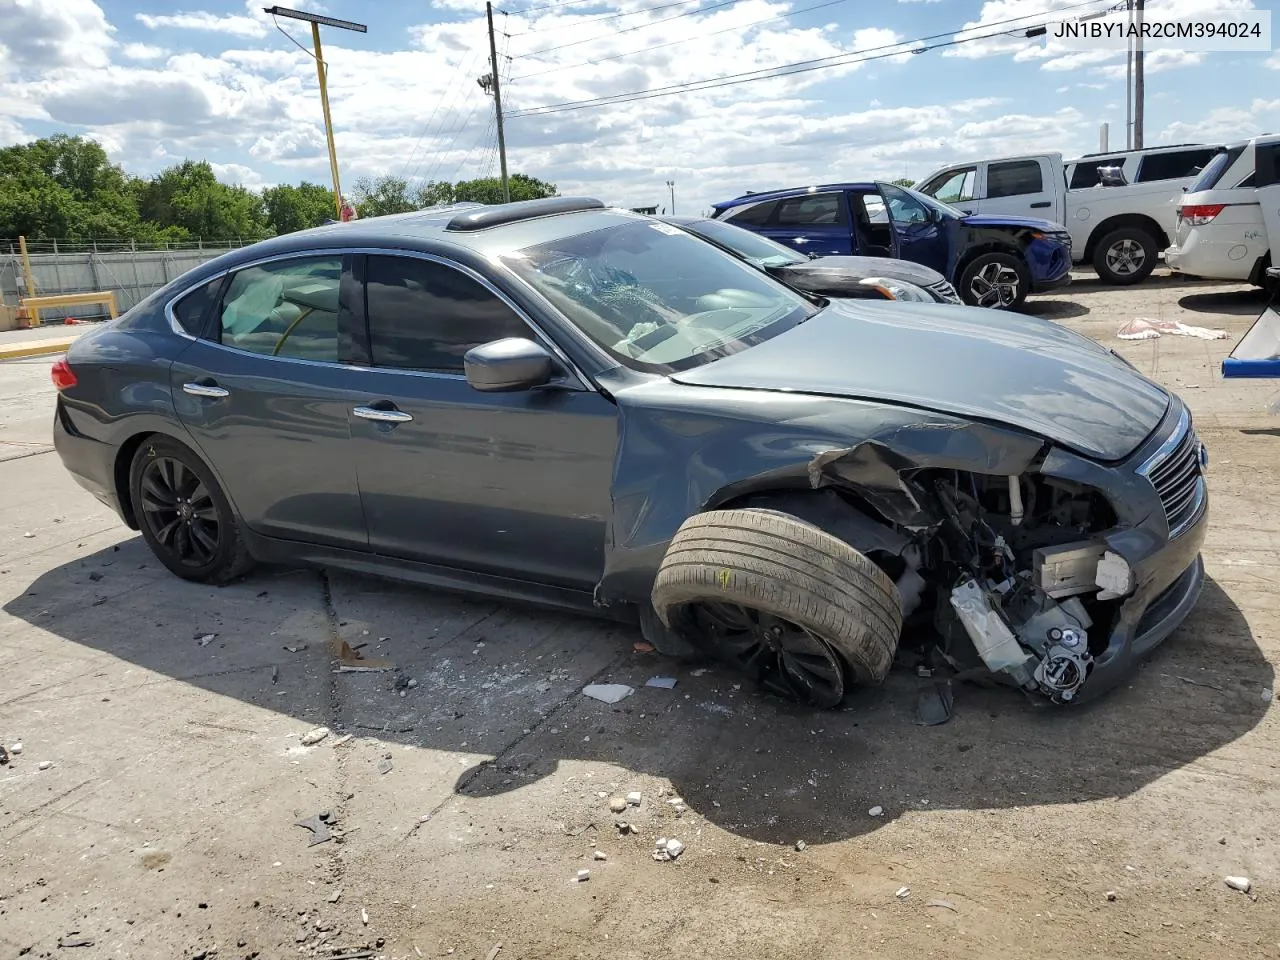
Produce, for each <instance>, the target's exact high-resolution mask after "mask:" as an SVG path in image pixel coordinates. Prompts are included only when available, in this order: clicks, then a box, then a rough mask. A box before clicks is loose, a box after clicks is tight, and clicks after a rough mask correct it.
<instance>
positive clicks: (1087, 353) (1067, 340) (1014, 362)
mask: <svg viewBox="0 0 1280 960" xmlns="http://www.w3.org/2000/svg"><path fill="white" fill-rule="evenodd" d="M672 379H673V380H675V381H677V382H679V383H684V384H690V385H693V386H703V387H731V388H739V389H747V390H778V391H787V392H792V393H809V394H817V395H821V396H834V397H848V398H851V399H859V400H872V401H879V402H888V403H896V404H904V405H908V406H913V407H921V408H924V409H928V410H934V411H937V412H939V413H948V414H956V415H959V416H965V417H972V418H974V419H977V420H984V421H988V422H996V423H1001V424H1005V425H1008V426H1011V427H1015V428H1019V429H1022V430H1026V431H1028V432H1031V433H1034V434H1037V435H1038V436H1041V437H1044V438H1045V439H1047V440H1050V441H1052V442H1054V443H1056V444H1060V445H1062V446H1064V447H1068V448H1070V449H1072V450H1075V451H1076V452H1078V453H1081V454H1083V455H1085V456H1087V457H1090V458H1092V459H1095V460H1120V459H1123V458H1124V457H1127V456H1128V455H1129V454H1130V453H1132V452H1133V451H1134V450H1135V449H1136V448H1137V447H1138V445H1139V444H1141V443H1142V441H1143V440H1145V439H1146V438H1147V437H1148V436H1150V435H1151V432H1152V431H1153V430H1155V428H1156V427H1157V426H1158V425H1159V423H1160V421H1161V419H1162V418H1163V417H1164V414H1165V412H1166V411H1167V410H1168V408H1169V394H1168V393H1167V392H1166V391H1165V390H1164V389H1163V388H1161V387H1159V386H1157V385H1156V384H1154V383H1152V382H1151V381H1150V380H1147V379H1146V378H1145V377H1143V376H1142V375H1141V374H1139V373H1138V372H1137V371H1135V370H1134V369H1133V368H1132V367H1130V366H1128V365H1127V364H1126V363H1125V362H1124V361H1123V360H1121V359H1119V358H1118V357H1116V356H1115V355H1113V354H1112V353H1110V352H1109V351H1107V350H1105V349H1104V348H1102V347H1100V346H1099V345H1098V344H1096V343H1094V342H1093V341H1092V340H1089V339H1087V338H1086V337H1082V336H1080V335H1079V334H1076V333H1073V332H1071V331H1070V330H1067V329H1066V328H1065V327H1060V326H1058V325H1057V324H1055V323H1053V322H1051V321H1048V320H1040V319H1037V318H1035V317H1025V316H1019V315H1017V314H1012V313H1003V312H999V313H997V312H996V311H992V310H983V309H981V308H978V307H956V306H946V305H943V304H924V303H904V302H895V303H888V302H885V303H881V302H879V301H849V300H843V301H842V300H836V301H832V302H831V304H830V306H828V307H826V308H825V309H824V310H822V311H821V312H819V313H818V314H816V315H815V316H813V317H812V318H811V319H809V320H807V321H806V322H804V323H802V324H800V325H799V326H797V327H794V328H792V329H791V330H788V331H787V332H786V333H783V334H780V335H779V336H776V337H774V338H773V339H772V340H767V341H765V342H764V343H761V344H758V345H756V346H754V347H751V348H749V349H747V350H743V351H742V352H740V353H736V354H733V355H731V356H728V357H725V358H723V359H721V360H716V361H715V362H713V363H709V364H707V365H705V366H702V367H696V368H694V369H692V370H686V371H683V372H680V373H676V374H674V375H673V376H672Z"/></svg>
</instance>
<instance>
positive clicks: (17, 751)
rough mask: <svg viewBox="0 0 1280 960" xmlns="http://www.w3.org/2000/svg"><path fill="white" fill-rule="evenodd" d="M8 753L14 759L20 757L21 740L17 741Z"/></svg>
mask: <svg viewBox="0 0 1280 960" xmlns="http://www.w3.org/2000/svg"><path fill="white" fill-rule="evenodd" d="M9 752H10V753H12V754H13V755H14V756H15V757H16V756H19V755H21V753H22V741H21V740H19V741H18V742H17V743H15V744H14V745H13V746H12V747H10V748H9Z"/></svg>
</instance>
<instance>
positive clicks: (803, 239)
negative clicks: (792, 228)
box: [791, 237, 809, 243]
mask: <svg viewBox="0 0 1280 960" xmlns="http://www.w3.org/2000/svg"><path fill="white" fill-rule="evenodd" d="M791 242H792V243H808V242H809V238H808V237H796V238H795V239H794V240H792V241H791Z"/></svg>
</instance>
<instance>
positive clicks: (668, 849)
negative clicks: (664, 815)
mask: <svg viewBox="0 0 1280 960" xmlns="http://www.w3.org/2000/svg"><path fill="white" fill-rule="evenodd" d="M682 853H684V844H683V843H682V842H681V841H679V840H677V839H675V837H671V838H670V839H668V838H667V837H659V838H658V842H657V843H655V844H654V845H653V859H655V860H657V861H659V862H663V861H666V860H674V859H675V858H676V857H678V856H680V854H682Z"/></svg>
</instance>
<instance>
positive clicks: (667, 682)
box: [645, 677, 676, 690]
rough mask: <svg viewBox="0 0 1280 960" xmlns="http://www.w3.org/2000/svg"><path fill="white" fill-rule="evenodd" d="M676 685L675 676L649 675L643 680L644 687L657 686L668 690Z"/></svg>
mask: <svg viewBox="0 0 1280 960" xmlns="http://www.w3.org/2000/svg"><path fill="white" fill-rule="evenodd" d="M675 685H676V678H675V677H650V678H649V679H648V680H647V681H645V686H646V687H658V688H659V689H661V690H670V689H672V688H673V687H674V686H675Z"/></svg>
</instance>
